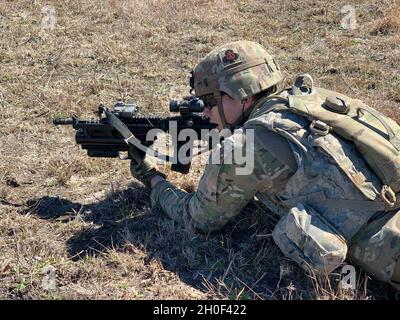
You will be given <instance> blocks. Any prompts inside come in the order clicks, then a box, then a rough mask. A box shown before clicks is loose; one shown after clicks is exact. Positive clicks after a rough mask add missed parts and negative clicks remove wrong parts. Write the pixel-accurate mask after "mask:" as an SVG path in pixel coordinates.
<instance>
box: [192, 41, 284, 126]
mask: <svg viewBox="0 0 400 320" xmlns="http://www.w3.org/2000/svg"><path fill="white" fill-rule="evenodd" d="M280 81H282V74H281V72H280V69H279V66H278V64H277V63H276V62H275V60H274V58H273V57H272V55H271V54H270V53H269V52H268V51H267V50H266V49H264V48H263V47H262V46H261V45H260V44H258V43H255V42H252V41H235V42H230V43H227V44H224V45H222V46H220V47H218V48H216V49H214V50H212V51H211V52H210V53H209V54H207V55H206V56H205V57H204V58H203V59H202V60H201V61H200V63H199V64H198V65H197V66H196V67H195V68H194V69H193V71H192V77H191V81H190V82H191V83H190V84H191V87H192V88H193V89H194V91H195V94H196V96H198V97H200V98H202V100H203V101H204V102H205V103H206V104H209V105H212V106H215V105H216V106H218V111H219V113H220V116H221V120H222V121H223V125H224V127H225V126H227V122H226V118H225V115H224V111H223V108H222V98H221V92H224V93H226V94H228V95H230V96H231V97H232V98H233V99H235V100H244V99H246V98H249V97H251V96H253V95H255V94H257V93H259V92H261V91H264V90H266V89H267V88H270V87H272V86H275V85H276V84H278V83H279V82H280Z"/></svg>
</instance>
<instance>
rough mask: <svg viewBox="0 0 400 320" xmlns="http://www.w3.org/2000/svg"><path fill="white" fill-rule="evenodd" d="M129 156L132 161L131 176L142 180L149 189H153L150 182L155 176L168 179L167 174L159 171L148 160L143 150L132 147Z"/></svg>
mask: <svg viewBox="0 0 400 320" xmlns="http://www.w3.org/2000/svg"><path fill="white" fill-rule="evenodd" d="M129 156H130V158H131V159H132V160H131V174H132V176H133V177H134V178H136V179H138V180H140V181H141V182H143V184H145V185H146V186H147V187H149V188H150V187H151V184H150V181H151V178H153V177H154V176H157V175H159V176H162V177H163V178H164V179H165V178H166V176H165V174H163V173H162V172H160V171H158V170H157V169H156V167H155V166H154V164H153V163H151V161H149V160H146V153H145V152H143V151H142V150H140V149H138V148H135V147H131V148H130V149H129Z"/></svg>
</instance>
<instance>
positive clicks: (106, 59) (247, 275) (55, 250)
mask: <svg viewBox="0 0 400 320" xmlns="http://www.w3.org/2000/svg"><path fill="white" fill-rule="evenodd" d="M354 3H355V7H356V12H357V25H358V28H357V29H356V30H354V31H349V30H342V29H340V27H339V26H340V19H341V18H342V14H341V13H340V8H341V7H342V6H344V5H346V4H348V3H347V2H346V1H339V0H334V1H329V2H327V1H319V0H316V1H297V2H293V1H286V0H284V1H268V2H265V1H261V0H254V1H214V0H202V1H199V0H196V1H194V0H186V1H184V0H176V1H173V2H172V1H166V0H162V1H155V0H147V1H144V0H135V1H133V0H132V1H128V0H126V1H118V0H113V1H111V0H109V1H102V2H93V1H58V0H57V1H53V2H52V4H53V5H54V7H55V10H56V14H57V25H56V28H55V30H53V31H50V30H43V29H42V26H41V21H42V18H43V13H42V8H43V7H44V6H45V5H47V4H48V3H47V2H45V1H40V0H39V1H34V2H32V1H28V0H26V1H25V0H20V1H2V2H0V33H1V36H2V37H1V39H0V121H1V126H0V150H1V151H0V152H1V153H0V200H1V204H0V218H1V219H0V248H1V258H0V298H4V299H30V298H35V299H36V298H39V299H66V298H72V299H86V298H87V299H100V298H109V299H155V298H159V299H169V298H175V299H198V298H222V299H226V298H231V299H246V298H251V299H385V298H388V297H392V296H391V294H392V293H391V289H390V288H388V287H387V286H385V285H383V284H380V283H378V282H376V281H374V280H368V278H367V276H366V275H365V274H364V273H362V272H361V271H360V272H358V275H359V281H358V284H359V288H358V289H357V290H350V291H349V290H347V291H343V290H342V289H341V288H340V286H339V279H340V274H334V275H332V277H331V278H329V279H314V278H312V277H311V278H310V277H308V276H306V274H305V273H304V272H303V271H302V270H301V269H299V268H298V267H297V266H296V265H294V264H293V263H291V262H289V261H287V259H285V258H284V257H283V256H282V254H281V253H280V252H279V250H278V248H277V247H276V246H275V245H274V244H273V241H272V239H271V236H270V234H271V231H272V229H273V226H274V223H275V222H276V221H275V220H276V218H274V216H272V215H270V214H266V212H265V210H260V208H258V207H257V206H254V205H253V206H249V207H248V208H246V209H245V210H244V211H243V213H242V214H241V215H240V216H239V217H238V218H237V219H235V220H234V221H233V222H232V223H231V224H230V225H229V226H227V227H226V228H225V229H224V230H223V231H222V232H220V233H214V234H201V233H199V232H197V231H196V230H193V229H192V228H190V226H183V227H182V226H177V225H176V224H175V223H174V222H173V221H171V220H169V219H167V218H166V217H165V216H164V215H163V214H162V213H160V212H158V211H157V210H154V211H151V210H150V203H149V198H148V193H147V191H146V190H145V189H143V188H142V186H141V185H140V184H136V183H135V182H134V181H132V179H131V178H130V177H129V170H128V164H127V163H125V162H121V161H118V160H113V159H89V158H88V157H87V156H86V154H85V152H84V151H82V150H80V149H79V148H78V147H77V146H76V145H75V143H74V136H73V132H72V130H71V129H70V128H56V127H54V126H52V124H51V120H52V119H53V118H55V117H60V116H67V115H70V114H71V113H77V114H78V115H80V116H82V117H91V116H93V115H92V111H94V110H95V109H96V106H97V105H98V104H99V102H104V103H105V104H106V105H110V104H112V103H113V102H114V101H115V99H116V98H118V97H122V98H123V99H125V100H126V101H136V102H137V103H138V104H139V105H141V106H142V109H141V111H140V112H141V113H142V114H145V113H151V114H166V113H167V102H168V99H169V98H179V97H180V96H181V95H183V94H186V93H187V79H188V72H189V71H190V69H191V68H192V67H193V66H194V65H195V64H196V63H197V62H198V61H199V59H201V57H202V56H204V55H205V54H206V53H207V52H209V51H210V50H211V49H212V48H214V47H215V46H216V45H218V44H221V43H223V42H226V41H230V40H238V39H249V40H254V41H258V42H260V43H261V44H263V45H264V46H266V47H268V48H269V49H270V50H271V51H272V52H273V54H274V55H275V56H276V59H277V61H279V63H280V65H281V67H282V70H283V73H284V75H285V77H286V78H285V81H284V83H283V85H288V84H290V83H291V82H292V81H293V77H294V75H295V74H297V73H300V72H309V73H311V74H312V75H313V76H314V80H315V82H316V84H317V85H318V86H322V87H328V88H332V89H334V90H338V91H341V92H343V93H345V94H349V95H351V96H356V97H358V98H362V99H363V100H365V101H366V102H367V103H368V104H370V105H371V106H373V107H376V108H378V109H380V110H382V111H383V112H385V113H387V114H388V115H390V116H392V117H393V118H394V119H396V120H397V121H399V120H400V113H399V107H400V89H399V88H400V77H399V68H398V66H399V64H400V51H399V44H400V34H399V27H398V21H399V20H398V16H399V14H398V10H399V2H398V1H385V2H384V3H382V2H380V1H355V2H354ZM201 172H202V168H201V167H199V166H197V167H194V168H193V170H192V171H191V173H190V174H189V175H188V176H179V175H178V174H175V173H171V174H170V177H171V179H172V180H174V181H175V182H176V183H177V184H178V185H180V186H181V187H185V188H189V187H190V185H191V184H196V181H197V179H198V177H199V176H200V174H201ZM49 265H51V266H53V267H54V268H55V269H56V275H57V281H56V284H57V288H56V289H55V290H45V289H44V288H43V287H42V279H43V277H44V275H43V273H42V272H43V270H44V268H45V267H47V266H49Z"/></svg>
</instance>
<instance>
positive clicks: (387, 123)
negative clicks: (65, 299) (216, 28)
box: [257, 74, 400, 211]
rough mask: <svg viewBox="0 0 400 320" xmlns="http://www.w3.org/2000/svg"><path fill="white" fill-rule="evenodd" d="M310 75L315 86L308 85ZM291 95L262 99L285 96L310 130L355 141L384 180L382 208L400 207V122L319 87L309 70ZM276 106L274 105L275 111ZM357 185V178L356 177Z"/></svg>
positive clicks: (290, 106) (302, 76)
mask: <svg viewBox="0 0 400 320" xmlns="http://www.w3.org/2000/svg"><path fill="white" fill-rule="evenodd" d="M305 79H308V80H310V82H311V86H310V87H308V86H305V85H304V80H305ZM286 91H287V93H288V94H287V95H286V96H282V95H270V96H267V97H266V98H264V99H261V100H262V101H259V102H257V105H261V104H263V103H264V102H266V101H267V100H270V99H278V100H282V99H283V100H285V101H284V102H285V104H286V106H287V110H289V111H291V112H293V113H296V114H298V115H301V116H304V117H306V118H307V119H308V120H309V121H310V122H311V123H310V130H311V131H313V132H315V133H318V134H320V135H326V134H328V133H329V132H332V133H335V134H337V135H339V136H340V137H342V138H344V139H346V140H349V141H352V142H353V143H354V144H355V146H356V147H357V150H358V151H359V152H360V154H361V155H362V156H363V158H364V159H365V160H366V162H367V163H368V165H369V166H370V167H371V169H372V170H373V172H374V173H375V174H376V176H377V177H378V178H379V179H380V180H381V182H382V183H383V187H382V190H381V192H380V196H381V198H382V201H383V204H384V205H383V207H382V208H379V209H381V210H385V211H389V210H393V209H396V208H399V207H400V201H397V198H398V196H399V192H400V126H399V125H398V124H397V123H396V122H395V121H393V120H392V119H390V118H389V117H387V116H385V115H383V114H382V113H380V112H379V111H377V110H375V109H373V108H371V107H369V106H368V105H366V104H365V103H364V102H362V101H361V100H359V99H354V98H350V97H348V96H346V95H344V94H341V93H338V92H335V91H331V90H327V89H324V88H317V87H314V85H313V80H312V77H311V76H310V75H309V74H302V75H299V76H298V77H297V78H296V80H295V83H294V85H293V86H292V87H291V88H289V89H286ZM272 110H273V108H272V109H271V111H272ZM352 180H353V182H354V183H355V184H356V185H357V181H356V180H355V179H352Z"/></svg>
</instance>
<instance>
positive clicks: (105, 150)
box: [53, 96, 216, 174]
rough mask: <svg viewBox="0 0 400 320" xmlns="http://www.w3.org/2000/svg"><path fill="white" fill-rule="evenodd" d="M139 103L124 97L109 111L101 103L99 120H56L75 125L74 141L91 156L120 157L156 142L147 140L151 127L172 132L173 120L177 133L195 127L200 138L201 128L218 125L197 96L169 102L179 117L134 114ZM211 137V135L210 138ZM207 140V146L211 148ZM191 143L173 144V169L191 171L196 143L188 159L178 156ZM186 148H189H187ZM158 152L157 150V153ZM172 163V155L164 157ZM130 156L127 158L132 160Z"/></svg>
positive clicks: (62, 123) (55, 120) (212, 127)
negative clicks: (125, 100) (203, 112)
mask: <svg viewBox="0 0 400 320" xmlns="http://www.w3.org/2000/svg"><path fill="white" fill-rule="evenodd" d="M137 109H138V108H137V105H136V104H125V103H124V102H123V101H122V100H118V101H117V103H116V104H115V105H114V106H113V107H112V108H111V110H108V109H107V108H106V107H104V106H103V105H102V104H100V106H99V108H98V112H97V115H98V119H91V120H80V119H79V118H78V116H77V115H76V114H73V115H72V117H71V118H63V119H61V118H58V119H54V120H53V124H54V125H72V127H73V128H74V129H75V130H76V134H75V141H76V143H77V144H78V145H80V146H81V147H82V149H85V150H87V154H88V156H89V157H104V158H120V159H122V158H121V152H124V151H128V150H129V148H130V147H131V146H132V145H134V146H136V147H138V146H139V148H140V149H141V150H142V151H145V150H146V148H149V147H150V146H151V145H152V144H153V142H154V141H147V139H146V137H147V134H148V132H149V131H150V130H152V129H159V130H161V131H163V132H165V133H170V128H171V123H173V124H174V126H173V128H175V129H176V131H177V132H176V133H177V134H178V135H179V133H180V132H181V131H182V130H184V129H192V130H194V132H195V133H196V135H197V137H200V136H202V133H203V132H204V131H203V132H202V130H212V129H214V128H215V127H216V125H215V124H212V123H210V122H209V119H207V118H205V117H204V116H202V115H201V114H200V112H202V111H203V109H204V103H203V101H202V100H200V99H199V98H197V97H194V96H188V97H185V98H184V99H183V100H171V101H170V102H169V110H170V112H179V113H180V115H179V116H171V117H154V116H135V114H136V113H137ZM209 138H211V137H209ZM210 141H211V139H210V140H209V141H208V148H211V147H212V143H210ZM132 142H133V143H132ZM187 143H191V142H190V139H189V138H188V139H185V140H183V141H177V143H176V145H174V150H173V151H174V155H173V159H174V162H173V163H172V165H171V170H173V171H177V172H180V173H183V174H186V173H188V172H189V169H190V165H191V162H190V161H191V158H192V150H193V145H190V146H189V148H188V149H187V152H186V153H185V154H186V156H187V158H186V159H189V160H188V161H182V159H180V158H179V157H178V156H177V155H178V154H179V151H180V149H181V148H182V147H184V146H185V144H187ZM185 150H186V149H185ZM155 153H156V154H157V152H155ZM164 157H165V159H166V160H167V161H169V162H172V161H171V156H168V155H167V156H164ZM129 158H130V156H129V153H128V156H127V157H125V158H124V159H129Z"/></svg>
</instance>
